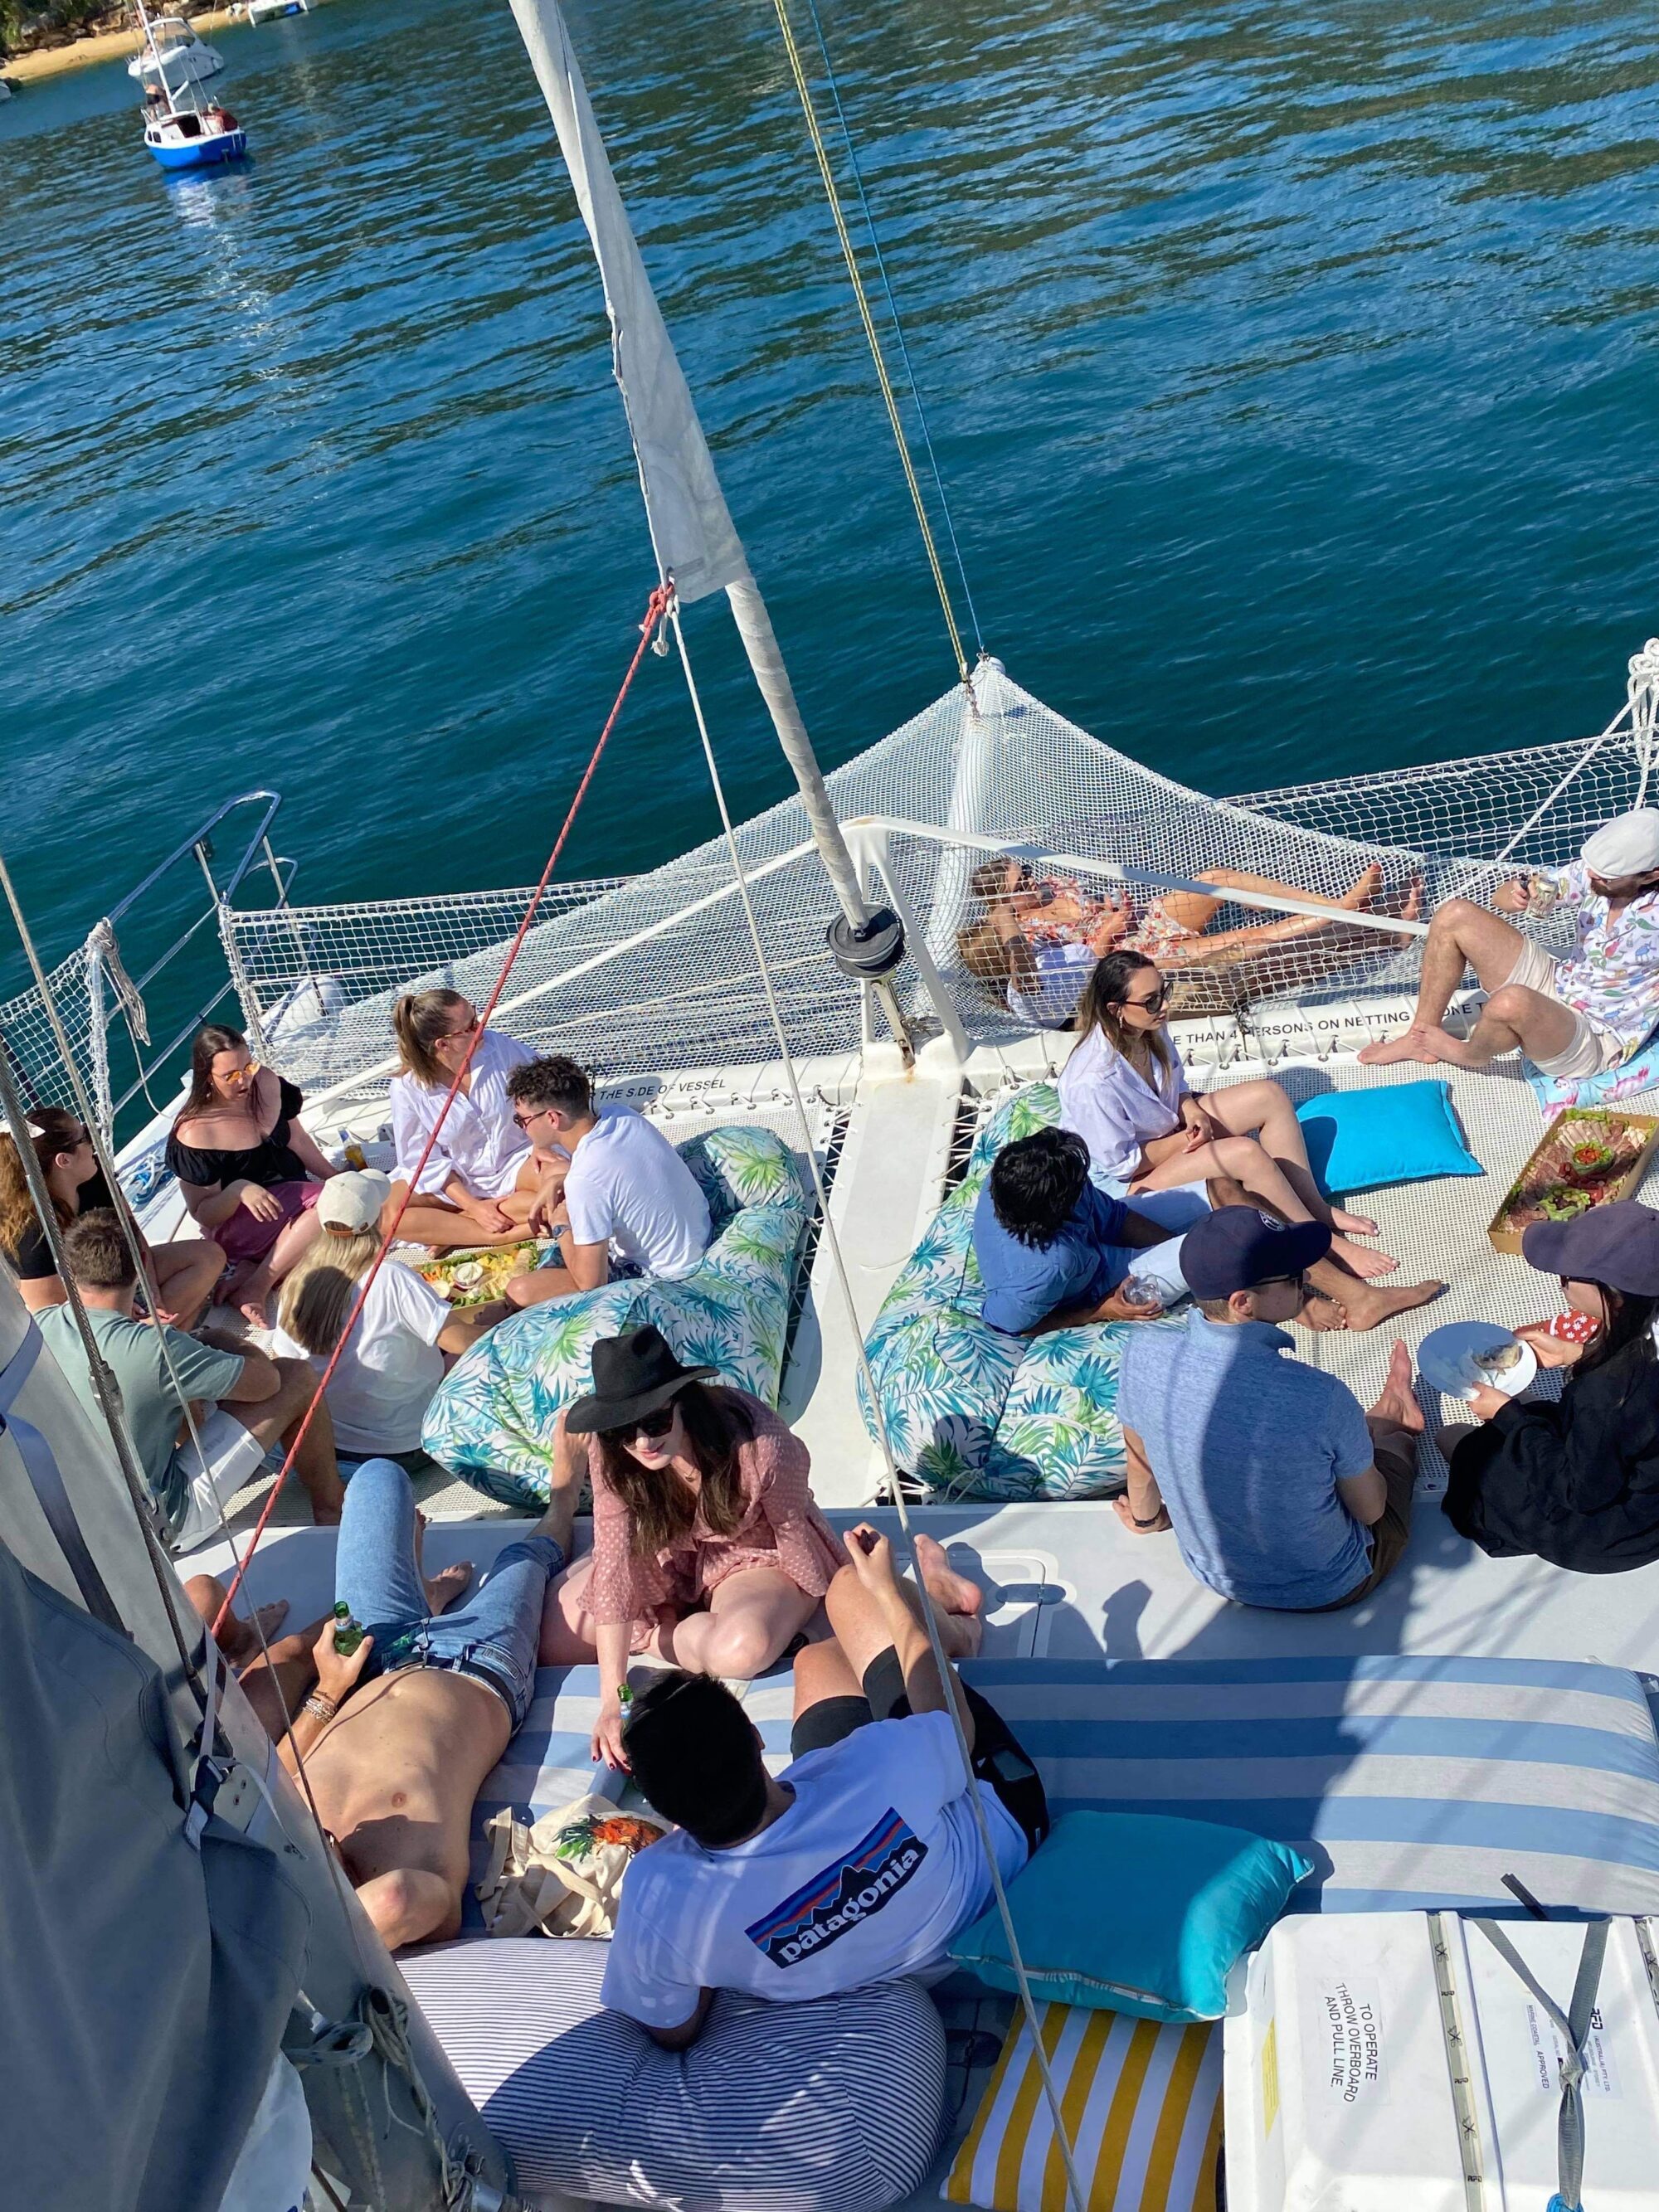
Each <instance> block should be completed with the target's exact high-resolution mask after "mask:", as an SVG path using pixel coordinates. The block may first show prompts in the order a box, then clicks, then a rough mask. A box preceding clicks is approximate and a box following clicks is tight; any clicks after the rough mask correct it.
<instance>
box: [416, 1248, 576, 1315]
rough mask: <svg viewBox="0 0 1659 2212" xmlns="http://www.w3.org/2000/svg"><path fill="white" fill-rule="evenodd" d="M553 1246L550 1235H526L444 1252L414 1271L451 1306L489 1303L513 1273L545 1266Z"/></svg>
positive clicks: (518, 1273) (503, 1287)
mask: <svg viewBox="0 0 1659 2212" xmlns="http://www.w3.org/2000/svg"><path fill="white" fill-rule="evenodd" d="M556 1249H557V1248H556V1245H555V1243H554V1241H553V1239H552V1238H551V1237H523V1238H521V1239H520V1241H519V1243H516V1244H487V1245H481V1246H476V1247H473V1248H472V1249H469V1250H465V1251H460V1252H446V1253H445V1254H444V1255H443V1256H442V1258H441V1259H438V1260H423V1261H421V1262H420V1264H419V1265H418V1266H417V1267H416V1270H415V1272H416V1274H417V1275H419V1276H420V1277H421V1279H422V1281H423V1282H428V1283H430V1284H431V1285H432V1287H433V1289H434V1290H435V1291H436V1292H437V1293H438V1295H439V1297H442V1298H447V1299H448V1300H449V1303H450V1304H451V1305H453V1306H482V1305H488V1304H489V1301H490V1300H491V1298H498V1297H501V1294H502V1293H503V1291H505V1290H506V1288H507V1285H508V1284H509V1283H510V1282H511V1281H512V1279H513V1277H514V1275H523V1274H527V1273H529V1271H530V1270H531V1268H532V1267H545V1266H547V1264H548V1262H549V1261H550V1260H551V1258H552V1256H553V1254H554V1252H555V1250H556Z"/></svg>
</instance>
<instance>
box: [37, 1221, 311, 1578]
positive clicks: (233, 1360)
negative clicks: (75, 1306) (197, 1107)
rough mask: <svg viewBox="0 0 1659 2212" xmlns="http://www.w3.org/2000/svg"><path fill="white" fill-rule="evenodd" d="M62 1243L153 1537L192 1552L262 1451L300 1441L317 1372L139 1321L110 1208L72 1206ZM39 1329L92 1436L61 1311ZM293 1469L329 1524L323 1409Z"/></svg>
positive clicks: (82, 1365)
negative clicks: (118, 1411) (121, 1416)
mask: <svg viewBox="0 0 1659 2212" xmlns="http://www.w3.org/2000/svg"><path fill="white" fill-rule="evenodd" d="M64 1252H65V1254H66V1255H67V1257H68V1260H69V1267H70V1275H71V1276H72V1278H73V1279H74V1282H75V1286H76V1290H78V1291H79V1292H80V1294H81V1303H82V1305H83V1306H84V1307H85V1309H86V1316H87V1325H88V1328H90V1330H91V1331H92V1337H93V1341H94V1344H95V1345H96V1346H97V1348H98V1350H99V1352H100V1353H101V1355H102V1357H103V1358H104V1360H105V1362H106V1364H107V1365H108V1367H109V1368H110V1370H111V1371H112V1374H113V1375H114V1377H115V1380H116V1383H117V1384H118V1388H119V1390H120V1395H121V1405H122V1409H123V1411H124V1412H125V1415H126V1423H127V1429H128V1432H129V1434H130V1435H131V1438H132V1446H133V1449H134V1451H135V1452H136V1453H137V1459H138V1465H139V1469H140V1471H141V1473H142V1474H143V1478H144V1481H145V1484H146V1486H147V1487H148V1488H149V1493H150V1498H151V1501H152V1503H153V1504H154V1506H155V1515H156V1520H157V1522H158V1524H159V1526H160V1528H161V1533H162V1534H163V1536H164V1537H165V1539H166V1541H167V1546H168V1547H169V1549H170V1550H172V1551H173V1552H175V1553H179V1552H188V1551H191V1550H193V1549H194V1548H195V1547H197V1545H200V1544H205V1543H207V1542H209V1541H210V1540H211V1539H212V1538H214V1537H216V1536H218V1535H221V1534H222V1533H223V1528H224V1519H223V1516H224V1512H225V1509H226V1507H227V1505H228V1504H229V1502H230V1500H231V1499H232V1498H234V1497H235V1495H236V1493H237V1492H238V1491H240V1490H242V1489H244V1488H245V1487H246V1486H247V1485H248V1484H249V1483H251V1482H252V1481H253V1480H255V1478H256V1476H257V1475H258V1471H259V1467H260V1464H261V1462H263V1461H264V1456H265V1454H266V1453H267V1452H268V1451H269V1450H270V1449H271V1447H272V1446H273V1445H274V1444H277V1443H283V1444H288V1443H293V1442H294V1440H295V1437H299V1431H300V1425H301V1422H302V1421H303V1420H304V1419H305V1417H306V1414H307V1412H308V1411H309V1410H310V1407H311V1401H312V1400H313V1398H314V1397H315V1396H316V1395H317V1377H316V1376H314V1375H313V1373H312V1371H311V1370H310V1369H309V1367H307V1364H306V1363H305V1362H304V1360H302V1359H270V1358H266V1357H265V1355H264V1353H263V1352H258V1351H255V1350H254V1349H253V1348H252V1346H250V1345H246V1344H239V1343H237V1342H236V1341H235V1340H234V1338H232V1337H229V1336H226V1335H221V1334H218V1333H217V1332H216V1331H215V1330H212V1329H207V1328H198V1329H197V1332H196V1334H194V1335H193V1336H187V1335H185V1333H184V1331H183V1330H182V1329H177V1328H170V1327H169V1326H168V1325H167V1322H159V1321H158V1322H141V1321H139V1320H138V1319H137V1316H136V1315H135V1313H134V1311H133V1305H134V1300H135V1298H136V1296H137V1288H138V1269H137V1262H136V1261H135V1260H134V1258H133V1255H132V1249H131V1246H130V1245H129V1244H128V1243H127V1240H126V1237H125V1234H124V1233H123V1231H122V1228H121V1225H120V1223H119V1221H118V1219H117V1218H116V1217H115V1215H114V1213H113V1212H112V1211H111V1210H110V1209H109V1208H108V1207H107V1206H94V1208H93V1209H92V1211H91V1212H88V1213H82V1214H77V1215H76V1218H75V1219H74V1220H73V1221H71V1222H70V1225H69V1227H68V1228H67V1229H66V1230H65V1231H64ZM40 1334H41V1336H42V1337H43V1338H44V1339H45V1340H46V1345H47V1346H48V1348H49V1349H50V1351H51V1352H52V1357H53V1358H55V1359H56V1360H57V1362H58V1366H59V1367H60V1368H61V1369H62V1370H63V1372H64V1381H65V1382H66V1383H68V1384H69V1386H70V1389H71V1390H72V1391H73V1392H74V1393H75V1395H76V1398H77V1399H79V1401H80V1402H81V1404H82V1407H84V1408H85V1410H86V1413H87V1415H88V1419H90V1420H91V1422H92V1424H93V1425H94V1428H95V1429H96V1430H97V1431H99V1433H100V1435H101V1434H102V1433H103V1431H104V1414H103V1410H102V1408H101V1407H100V1405H99V1402H98V1394H97V1392H96V1391H95V1390H94V1388H93V1382H92V1371H91V1369H90V1367H89V1366H88V1362H87V1353H86V1348H85V1346H84V1345H83V1344H82V1340H81V1332H80V1330H79V1329H78V1328H77V1327H76V1322H75V1316H74V1314H73V1313H72V1311H71V1310H70V1308H69V1307H68V1306H67V1305H59V1306H52V1308H50V1309H49V1310H47V1311H46V1312H45V1313H43V1314H42V1315H41V1316H40ZM187 1408H191V1409H193V1413H192V1414H191V1415H190V1416H189V1417H187V1411H186V1409H187ZM191 1419H193V1422H194V1427H193V1430H192V1426H191ZM294 1472H295V1474H296V1475H297V1476H298V1477H299V1480H300V1482H301V1486H302V1487H303V1488H304V1490H305V1492H306V1495H307V1498H309V1499H310V1502H311V1512H312V1518H313V1520H314V1521H315V1522H317V1523H318V1525H319V1527H326V1526H327V1525H328V1524H329V1523H331V1522H336V1521H337V1520H338V1519H339V1517H340V1501H341V1498H342V1496H343V1492H342V1489H341V1485H340V1469H339V1465H338V1462H337V1460H336V1458H335V1456H334V1431H333V1428H332V1425H331V1423H330V1420H329V1417H328V1407H327V1406H326V1405H320V1406H319V1407H317V1409H316V1411H315V1413H313V1414H312V1418H311V1420H310V1423H309V1425H308V1426H307V1429H306V1432H305V1435H304V1436H303V1437H301V1438H300V1442H299V1445H298V1449H297V1450H296V1451H295V1459H294Z"/></svg>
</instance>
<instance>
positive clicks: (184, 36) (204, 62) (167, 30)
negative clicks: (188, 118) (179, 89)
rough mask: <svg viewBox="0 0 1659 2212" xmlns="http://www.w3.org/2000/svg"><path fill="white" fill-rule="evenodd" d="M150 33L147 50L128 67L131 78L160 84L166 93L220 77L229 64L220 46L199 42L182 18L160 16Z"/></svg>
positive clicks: (202, 40)
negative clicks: (181, 85)
mask: <svg viewBox="0 0 1659 2212" xmlns="http://www.w3.org/2000/svg"><path fill="white" fill-rule="evenodd" d="M149 30H150V34H151V35H150V38H149V41H148V42H147V43H146V44H145V46H144V47H143V51H142V52H138V53H136V54H135V55H134V56H133V58H132V59H131V61H130V62H129V63H128V64H127V75H128V76H130V77H131V78H133V79H134V81H135V82H137V83H139V84H143V85H159V86H161V88H163V89H164V90H167V89H170V88H172V87H173V86H174V85H179V84H200V83H202V82H204V81H205V80H206V79H207V78H208V77H210V76H218V74H219V72H220V70H222V69H223V67H224V65H225V58H224V56H223V55H222V53H221V52H219V49H218V48H217V46H209V44H208V43H207V41H206V40H205V39H198V38H197V35H196V33H195V32H194V31H192V30H191V27H190V25H189V24H188V23H187V22H186V21H185V19H184V17H183V16H182V15H158V16H157V17H156V18H155V21H153V22H152V23H151V24H150V26H149Z"/></svg>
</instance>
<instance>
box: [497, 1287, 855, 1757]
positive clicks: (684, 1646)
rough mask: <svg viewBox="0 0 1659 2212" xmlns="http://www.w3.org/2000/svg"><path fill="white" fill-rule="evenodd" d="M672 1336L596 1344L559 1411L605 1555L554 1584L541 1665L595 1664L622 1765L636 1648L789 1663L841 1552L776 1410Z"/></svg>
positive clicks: (708, 1658)
mask: <svg viewBox="0 0 1659 2212" xmlns="http://www.w3.org/2000/svg"><path fill="white" fill-rule="evenodd" d="M713 1379H714V1369H713V1368H712V1367H683V1366H682V1365H681V1364H680V1363H679V1361H678V1359H677V1358H675V1357H674V1354H673V1352H671V1350H670V1349H669V1347H668V1345H667V1344H666V1342H665V1340H664V1339H663V1337H662V1336H661V1335H660V1334H659V1332H658V1331H657V1330H656V1329H654V1328H636V1329H631V1330H629V1333H628V1334H626V1335H624V1336H613V1337H607V1338H605V1339H604V1340H602V1341H600V1342H599V1343H598V1344H596V1345H595V1346H594V1347H593V1389H592V1395H590V1396H588V1397H586V1398H579V1399H577V1400H576V1401H575V1403H574V1405H572V1406H568V1407H566V1408H565V1410H564V1411H563V1412H562V1413H561V1414H560V1415H559V1419H558V1425H557V1427H556V1431H555V1435H554V1450H555V1455H556V1466H555V1472H554V1484H555V1487H557V1486H558V1485H559V1483H560V1482H561V1481H562V1480H571V1479H575V1480H580V1472H581V1469H582V1466H583V1462H584V1457H585V1462H586V1473H587V1474H588V1477H589V1479H590V1480H591V1481H592V1486H593V1550H592V1554H591V1556H590V1557H588V1558H587V1559H579V1560H578V1561H577V1562H576V1564H575V1565H574V1566H573V1567H571V1568H570V1569H569V1570H568V1571H567V1572H566V1573H565V1574H563V1575H561V1576H560V1577H559V1578H558V1579H557V1581H556V1582H555V1583H551V1584H550V1587H549V1589H548V1595H547V1607H546V1611H545V1612H544V1614H543V1617H542V1646H541V1663H542V1665H543V1666H544V1667H562V1666H574V1665H580V1664H582V1663H584V1662H591V1661H592V1660H593V1659H595V1658H597V1659H598V1661H599V1722H598V1724H597V1725H596V1727H595V1729H594V1730H593V1756H594V1757H595V1759H609V1760H610V1761H611V1764H612V1765H616V1766H625V1765H626V1764H627V1761H626V1760H625V1759H624V1758H623V1747H622V1723H623V1705H622V1687H623V1681H624V1680H625V1678H626V1676H627V1672H628V1662H629V1655H630V1654H632V1653H638V1652H648V1653H650V1654H651V1655H652V1656H655V1657H659V1658H662V1659H665V1660H668V1661H670V1662H672V1663H673V1664H674V1665H675V1666H678V1667H684V1668H688V1669H690V1671H691V1672H692V1673H694V1674H720V1675H726V1676H743V1677H749V1676H753V1675H756V1674H763V1673H764V1672H765V1670H766V1669H767V1668H769V1667H770V1666H771V1665H773V1664H774V1662H775V1661H776V1660H778V1659H780V1658H781V1656H783V1654H784V1652H785V1651H787V1650H788V1648H789V1646H790V1644H792V1643H793V1641H794V1639H795V1638H796V1637H797V1636H798V1635H799V1633H800V1632H801V1630H802V1629H803V1628H805V1626H806V1624H807V1622H808V1621H809V1620H811V1618H812V1615H813V1614H814V1613H816V1612H817V1608H818V1606H819V1604H820V1602H821V1601H822V1600H823V1594H824V1592H825V1591H826V1590H827V1589H829V1583H830V1580H831V1578H832V1577H833V1576H834V1575H835V1573H836V1569H837V1568H838V1567H839V1566H840V1565H842V1560H843V1558H844V1554H843V1553H842V1549H841V1547H840V1546H839V1545H838V1544H837V1543H836V1539H835V1537H834V1535H833V1534H832V1533H831V1531H830V1528H829V1523H828V1522H826V1521H825V1519H824V1517H823V1515H822V1514H821V1513H820V1512H819V1510H818V1509H817V1506H816V1505H815V1504H813V1502H812V1492H811V1487H810V1486H809V1482H808V1474H809V1471H810V1468H811V1461H810V1460H809V1458H808V1457H807V1452H806V1447H805V1444H804V1443H801V1441H800V1439H799V1437H795V1436H792V1435H791V1433H790V1431H788V1430H787V1428H786V1427H785V1426H784V1425H783V1423H782V1422H781V1420H780V1419H778V1417H777V1415H776V1414H775V1413H773V1412H772V1411H771V1409H770V1407H767V1406H764V1405H763V1404H762V1402H761V1401H760V1400H759V1399H758V1398H754V1397H751V1396H750V1395H749V1393H748V1392H747V1391H746V1390H734V1389H728V1388H727V1387H726V1386H725V1385H723V1384H717V1385H714V1387H713V1388H711V1387H710V1385H711V1383H713Z"/></svg>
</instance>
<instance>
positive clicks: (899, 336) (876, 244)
mask: <svg viewBox="0 0 1659 2212" xmlns="http://www.w3.org/2000/svg"><path fill="white" fill-rule="evenodd" d="M806 12H807V13H808V15H811V18H812V30H813V33H814V35H815V36H816V38H817V42H818V52H819V53H821V54H822V55H823V70H824V77H825V81H826V82H827V83H828V85H829V97H830V100H832V101H833V102H834V105H835V110H836V122H837V123H838V124H839V125H841V137H842V146H843V147H844V148H845V149H846V153H847V166H848V168H849V169H850V170H851V171H852V173H853V182H854V185H856V186H857V188H858V196H859V206H860V209H861V210H862V211H863V215H864V227H865V228H866V231H867V232H868V233H869V235H870V251H871V253H872V256H873V257H874V259H875V264H876V274H877V275H878V276H879V277H880V279H881V289H882V292H883V295H884V297H885V299H886V301H887V312H888V313H889V314H890V316H891V317H892V319H893V341H894V343H895V344H896V346H897V348H898V354H899V359H900V360H901V361H902V362H903V363H904V380H905V382H906V383H907V384H908V386H909V387H910V404H911V405H912V406H913V407H914V408H915V410H916V423H917V427H918V428H920V430H921V442H922V446H923V448H924V450H925V451H926V453H927V470H928V473H929V475H930V476H931V477H933V489H934V490H935V491H936V492H937V493H938V494H939V514H940V516H941V518H942V520H943V521H944V524H945V536H946V537H947V538H949V539H950V541H951V562H952V563H953V565H954V566H955V568H956V572H957V578H958V580H959V581H960V582H961V585H962V596H963V602H964V604H965V605H966V606H967V609H968V619H969V622H970V623H972V624H973V627H974V643H975V646H976V647H977V648H978V649H979V651H980V652H981V653H983V652H984V651H985V633H984V632H983V630H981V628H980V624H979V609H978V608H977V607H976V606H975V605H974V594H973V592H972V589H971V588H970V586H969V582H968V565H967V563H966V562H965V561H963V557H962V546H961V543H960V541H959V540H958V538H957V526H956V518H955V517H954V515H952V513H951V501H950V499H949V498H948V496H947V495H946V493H945V478H944V477H943V475H942V474H941V473H940V470H939V455H938V453H935V451H934V450H933V431H932V429H931V428H929V426H928V422H927V409H926V407H924V406H923V404H922V400H921V385H920V384H919V383H918V382H917V381H916V372H915V366H914V364H913V363H912V362H911V359H910V349H909V346H908V343H906V340H905V336H904V324H903V322H902V319H901V318H900V315H899V311H898V301H897V298H896V296H895V294H894V291H893V286H892V282H891V279H890V277H889V276H888V274H887V262H886V258H885V257H884V254H883V252H882V250H881V236H880V234H879V233H878V230H877V228H876V216H875V210H874V209H873V208H872V206H871V204H870V195H869V193H868V192H867V191H866V190H865V186H864V172H863V170H862V169H861V168H860V167H859V157H858V149H857V148H856V146H855V145H854V143H853V131H852V125H850V124H849V123H848V120H847V110H846V109H845V108H844V107H843V106H842V100H841V86H840V83H839V82H838V81H837V79H836V64H835V63H834V62H833V61H832V60H831V59H830V58H829V40H827V39H826V38H825V36H824V34H823V21H822V20H821V18H820V17H819V15H818V0H806Z"/></svg>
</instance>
